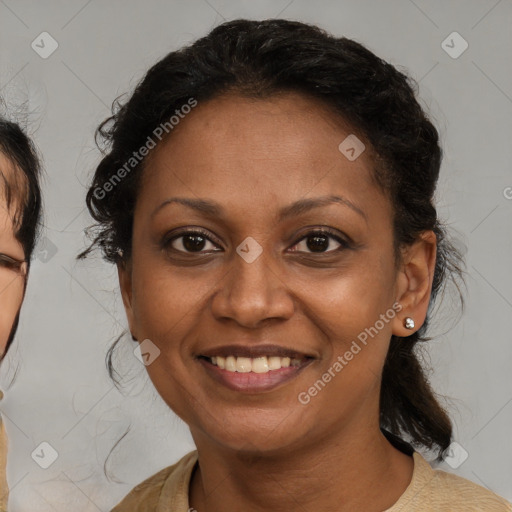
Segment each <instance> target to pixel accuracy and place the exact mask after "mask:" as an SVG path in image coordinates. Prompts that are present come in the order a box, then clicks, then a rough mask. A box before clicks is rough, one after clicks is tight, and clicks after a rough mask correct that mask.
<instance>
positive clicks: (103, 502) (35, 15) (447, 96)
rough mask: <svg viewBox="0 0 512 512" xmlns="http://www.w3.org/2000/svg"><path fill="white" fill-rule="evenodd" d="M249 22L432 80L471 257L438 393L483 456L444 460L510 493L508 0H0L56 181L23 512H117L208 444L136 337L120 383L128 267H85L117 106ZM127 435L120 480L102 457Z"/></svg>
mask: <svg viewBox="0 0 512 512" xmlns="http://www.w3.org/2000/svg"><path fill="white" fill-rule="evenodd" d="M237 17H246V18H253V19H263V18H272V17H285V18H288V19H298V20H302V21H307V22H312V23H316V24H319V25H320V26H322V27H324V28H326V29H328V30H329V31H331V32H333V33H334V34H337V35H345V36H348V37H351V38H354V39H356V40H358V41H360V42H362V43H363V44H365V45H367V46H368V47H369V48H370V49H371V50H373V51H375V52H376V53H378V55H380V56H381V57H383V58H385V59H387V60H389V61H390V62H391V63H393V64H395V65H398V66H404V67H405V68H407V69H408V71H409V73H410V74H411V75H412V76H413V77H414V78H416V79H417V80H419V83H420V95H421V98H422V102H423V105H424V106H425V108H427V109H428V111H429V112H430V113H431V115H432V117H433V119H434V122H435V123H436V125H437V126H438V128H439V130H440V133H441V137H442V143H443V146H444V150H445V157H444V161H443V167H442V178H441V180H440V185H439V193H438V201H439V211H440V214H441V216H442V218H444V219H445V220H446V221H447V222H448V224H449V225H450V226H451V227H452V228H453V229H454V230H456V231H457V232H458V233H459V235H458V236H459V239H460V242H459V243H460V244H465V245H467V248H468V251H467V263H468V278H467V281H468V302H467V310H466V312H465V313H464V315H463V317H462V319H461V320H460V322H459V323H457V324H456V325H455V326H453V323H454V322H453V321H452V320H451V316H453V312H452V311H451V309H450V305H449V303H447V305H446V307H445V312H444V314H443V315H442V318H441V321H440V323H439V324H438V327H437V328H436V334H437V335H438V336H437V338H436V340H435V341H433V342H431V343H430V347H429V352H430V360H431V363H432V366H433V368H434V369H435V372H434V373H433V376H432V379H433V383H434V386H435V388H436V389H437V390H438V391H439V392H440V393H441V394H443V395H446V396H447V397H448V399H449V401H448V405H449V407H450V411H451V412H452V417H453V419H454V421H455V423H456V439H457V442H458V443H460V445H461V446H462V447H463V448H464V449H465V450H466V451H467V452H468V454H469V457H468V458H467V460H466V461H465V462H464V463H463V464H462V465H460V466H459V467H458V468H457V469H456V470H454V469H452V468H451V467H449V465H448V464H446V462H443V463H442V464H441V467H442V469H444V470H447V471H454V472H455V473H457V474H459V475H461V476H464V477H466V478H469V479H470V480H473V481H475V482H477V483H479V484H480V485H484V486H486V487H488V488H490V489H492V490H494V491H495V492H497V493H499V494H501V495H503V496H505V497H507V498H508V499H512V483H511V475H512V443H510V427H511V424H512V403H511V402H512V386H511V379H510V363H511V355H512V343H511V334H510V332H511V331H510V318H511V316H512V315H511V313H512V273H511V272H510V262H511V256H512V236H511V235H512V199H510V198H511V197H512V189H510V188H509V187H512V173H511V162H512V154H511V153H512V149H511V148H512V145H511V144H510V135H511V125H512V72H511V69H510V55H511V46H512V45H511V42H512V31H511V30H510V27H511V26H512V2H511V1H510V0H501V1H496V0H485V1H484V0H478V1H477V0H473V1H456V0H450V1H446V0H445V1H441V0H438V1H421V0H415V1H414V2H413V1H412V0H393V1H386V2H383V1H376V0H375V1H356V0H343V1H328V0H322V1H314V2H311V1H306V0H291V1H290V0H282V1H281V0H279V1H247V0H246V1H236V2H235V1H227V0H225V1H221V0H208V1H206V0H188V1H186V2H185V1H157V0H151V1H145V2H135V1H120V0H118V1H108V2H106V1H103V2H102V1H99V0H90V1H87V0H74V1H66V2H64V1H60V2H59V1H42V2H35V1H31V2H29V1H23V0H17V1H16V0H5V1H3V0H0V90H1V93H0V94H2V95H3V96H5V97H6V99H7V100H8V101H9V102H10V103H11V104H15V103H19V102H20V101H23V100H24V99H27V98H28V112H29V115H28V118H27V119H26V120H27V122H28V130H29V131H30V133H31V134H32V135H33V137H34V138H35V140H36V142H37V144H38V146H39V147H40V149H41V152H42V154H43V155H44V165H45V168H46V173H47V176H46V179H45V184H44V194H45V207H46V212H45V213H46V219H45V231H44V233H43V234H44V237H45V238H44V239H43V241H42V245H40V247H39V248H38V252H37V255H36V260H35V262H34V265H33V270H32V275H31V279H30V284H29V288H28V295H27V299H26V303H25V304H24V306H23V314H22V321H21V326H20V329H19V334H18V337H17V340H16V344H15V345H14V346H13V350H12V351H11V353H10V355H9V357H8V359H7V360H6V364H3V365H2V369H1V387H2V389H3V390H4V392H5V398H4V400H3V401H2V402H1V403H0V406H1V411H2V415H3V417H4V419H5V422H6V426H7V431H8V435H9V439H10V446H9V451H10V457H9V464H8V480H9V484H10V486H11V487H12V491H11V501H10V505H11V510H13V511H27V510H30V511H31V512H37V511H42V512H43V511H45V512H46V511H68V510H81V511H97V510H108V509H109V507H111V506H113V505H114V504H115V503H117V502H118V501H119V499H120V498H121V497H122V496H124V495H125V494H126V493H127V492H128V491H129V490H130V489H131V487H132V486H133V485H134V484H136V483H138V482H139V481H141V480H142V479H143V478H145V477H147V476H149V475H150V474H152V473H154V472H155V471H157V470H159V469H161V468H163V467H165V466H167V465H169V464H171V463H173V462H174V461H176V460H177V459H178V458H179V457H180V456H181V455H183V454H184V453H186V452H187V451H189V450H190V449H191V448H192V447H193V443H192V441H191V438H190V436H189V433H188V431H187V429H186V427H184V426H183V424H182V423H181V421H180V420H178V419H177V418H176V417H175V416H174V415H173V414H172V413H171V412H170V411H168V409H167V407H166V406H165V405H164V404H163V403H162V401H161V400H160V398H159V397H158V395H157V394H156V393H155V391H154V389H153V387H152V385H151V384H150V383H149V381H148V378H147V377H146V373H145V369H144V367H143V366H142V365H141V364H140V363H139V362H138V360H137V359H136V358H135V357H134V356H133V353H132V351H133V348H134V345H133V342H132V341H131V340H130V339H128V338H125V339H124V340H123V349H122V350H121V351H120V352H119V355H120V360H119V361H118V368H119V370H120V372H121V373H123V374H124V388H123V392H122V393H121V392H119V391H118V390H117V389H116V388H115V387H114V386H113V384H112V382H111V381H110V380H109V378H108V376H107V374H106V371H105V366H104V362H103V359H104V355H105V352H106V350H107V347H108V345H109V344H110V343H111V342H112V340H113V339H114V337H115V336H116V335H117V334H118V333H120V332H121V331H122V329H123V327H124V326H125V325H126V321H125V316H124V311H123V308H122V303H121V301H120V299H119V296H118V294H117V293H116V288H117V283H116V273H115V269H114V268H113V267H112V266H110V265H108V264H106V263H103V262H102V261H101V259H100V258H99V257H93V258H91V259H90V260H89V261H87V262H86V263H76V262H75V260H74V257H75V255H76V253H77V252H78V251H79V250H80V249H82V248H83V247H84V243H85V242H84V237H83V229H84V228H85V227H86V226H87V225H89V224H90V223H91V221H90V218H89V217H88V215H87V213H86V211H85V209H84V204H85V203H84V197H85V190H86V185H87V183H88V181H89V178H90V176H91V173H92V171H93V169H94V166H95V164H96V163H97V162H98V159H99V158H98V152H97V150H96V149H95V146H94V142H93V131H94V129H95V127H96V126H97V124H98V123H99V122H100V121H101V120H103V119H104V118H105V117H106V116H107V115H108V113H109V105H110V104H111V102H112V100H113V99H114V98H115V97H116V96H118V95H119V94H121V93H123V92H126V91H131V90H132V88H133V86H134V85H135V83H136V82H137V81H138V80H139V79H140V78H141V76H142V74H143V73H144V72H145V71H146V70H147V68H148V67H149V66H150V65H152V64H153V63H154V62H155V61H156V60H158V59H159V58H161V57H163V56H164V55H165V54H166V53H167V52H169V51H171V50H174V49H177V48H178V47H180V46H181V45H183V44H185V43H188V42H191V41H193V40H194V39H196V38H197V37H199V36H201V35H204V34H206V33H207V32H208V31H209V30H210V29H211V28H212V27H213V26H215V25H217V24H218V23H220V22H222V21H224V20H228V19H233V18H237ZM43 31H47V32H49V33H50V34H51V36H52V37H53V38H54V39H55V40H56V41H57V42H58V45H59V46H58V49H57V50H56V51H55V52H54V53H53V54H52V55H51V56H50V57H48V58H47V59H43V58H41V57H40V56H39V55H38V54H37V53H36V52H35V51H34V50H33V49H32V48H31V42H32V41H33V40H34V39H36V38H37V36H38V35H39V34H40V33H41V32H43ZM453 31H457V32H458V33H460V34H461V35H462V37H463V38H464V39H465V40H466V41H467V42H468V44H469V47H468V49H467V50H466V51H465V52H464V53H463V54H462V55H460V56H459V57H458V58H456V59H454V58H452V57H450V56H449V55H448V54H447V53H446V52H445V51H444V50H443V48H442V47H441V43H442V41H443V40H444V39H445V38H446V37H447V36H448V35H449V34H450V33H452V32H453ZM19 114H20V115H22V117H23V110H21V112H19ZM16 373H17V375H16V377H15V374H16ZM14 377H15V379H14V381H13V378H14ZM128 427H130V430H129V432H128V434H127V435H126V437H125V438H124V439H123V441H122V442H121V443H120V444H119V445H118V447H117V448H116V450H114V452H113V454H112V456H111V457H110V459H109V462H108V464H107V468H108V471H109V475H110V479H107V478H106V477H105V476H104V475H103V463H104V461H105V458H106V456H107V454H108V452H109V451H110V449H111V448H112V446H113V445H114V443H115V442H116V441H117V440H118V439H119V437H120V436H121V435H123V433H125V431H126V429H127V428H128ZM41 442H48V443H49V444H50V445H51V446H52V447H53V448H54V449H55V450H56V451H57V452H58V458H57V459H56V460H55V462H54V463H53V464H52V465H51V466H50V467H49V468H48V469H46V470H45V469H42V468H41V467H39V465H37V464H36V462H35V461H34V460H33V458H32V457H31V453H32V452H33V451H34V450H35V449H36V448H38V447H39V445H40V443H41ZM43 452H44V449H43ZM36 453H39V454H41V452H40V448H39V452H37V451H36ZM48 453H49V451H48V449H46V451H45V455H44V457H48V456H49V455H48Z"/></svg>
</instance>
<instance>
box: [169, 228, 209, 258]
mask: <svg viewBox="0 0 512 512" xmlns="http://www.w3.org/2000/svg"><path fill="white" fill-rule="evenodd" d="M208 244H210V246H208ZM165 247H166V249H172V250H174V251H177V252H181V253H189V254H191V253H198V254H199V253H201V252H203V251H206V252H214V251H215V250H216V247H217V246H216V245H215V244H214V243H213V242H212V241H211V240H210V238H209V237H208V236H206V234H205V232H203V231H185V232H182V233H180V234H179V235H176V236H173V237H172V238H169V239H168V240H167V241H166V242H165Z"/></svg>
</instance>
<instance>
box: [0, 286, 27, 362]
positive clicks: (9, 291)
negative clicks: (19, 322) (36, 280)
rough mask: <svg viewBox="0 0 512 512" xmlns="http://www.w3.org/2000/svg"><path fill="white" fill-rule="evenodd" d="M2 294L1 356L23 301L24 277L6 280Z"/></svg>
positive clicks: (0, 321)
mask: <svg viewBox="0 0 512 512" xmlns="http://www.w3.org/2000/svg"><path fill="white" fill-rule="evenodd" d="M0 281H2V280H0ZM5 281H6V284H3V285H2V291H1V293H0V354H3V352H4V350H5V346H6V345H7V341H8V339H9V334H10V333H11V329H12V325H13V323H14V319H15V318H16V314H17V313H18V311H19V309H20V307H21V302H22V300H23V285H24V281H23V278H22V277H16V278H14V279H13V278H12V277H11V276H9V279H7V280H5Z"/></svg>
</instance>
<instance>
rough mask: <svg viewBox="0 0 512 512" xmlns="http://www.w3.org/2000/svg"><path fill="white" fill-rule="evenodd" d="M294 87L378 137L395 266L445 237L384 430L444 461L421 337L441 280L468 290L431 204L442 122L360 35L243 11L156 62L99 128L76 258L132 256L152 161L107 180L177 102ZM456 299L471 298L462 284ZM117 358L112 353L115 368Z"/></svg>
mask: <svg viewBox="0 0 512 512" xmlns="http://www.w3.org/2000/svg"><path fill="white" fill-rule="evenodd" d="M288 91H290V92H291V91H293V92H299V93H301V94H303V95H307V96H309V97H312V98H316V99H318V100H321V101H322V102H323V103H324V104H325V105H327V106H328V107H329V108H330V110H331V111H333V112H335V113H337V114H339V116H340V118H341V119H343V120H345V121H347V122H348V123H349V124H350V125H351V127H352V128H353V129H354V131H356V132H357V133H358V134H359V133H360V134H361V136H362V137H363V138H364V139H365V140H366V141H368V143H369V144H370V146H371V149H372V150H373V154H374V155H375V158H374V176H373V177H374V179H375V181H376V183H377V184H378V186H379V187H380V188H381V189H382V191H383V192H384V193H385V194H387V196H388V197H389V199H390V201H391V203H392V205H393V207H394V241H395V252H396V261H397V265H398V264H399V262H400V248H401V247H404V246H407V245H409V244H412V243H413V242H414V241H416V240H418V238H419V236H420V234H421V233H422V232H424V231H426V230H432V231H433V232H434V233H435V234H436V236H437V242H438V245H437V260H436V267H435V274H434V278H433V286H432V293H431V301H430V307H429V315H428V316H427V321H425V323H424V325H423V326H422V327H421V329H419V330H418V331H417V332H415V333H414V334H412V335H411V336H408V337H407V338H400V337H397V336H393V337H392V339H391V345H390V348H389V352H388V355H387V358H386V361H385V365H384V369H383V376H382V387H381V397H380V418H381V427H382V428H383V429H387V430H389V431H390V432H392V433H393V434H395V435H401V436H406V437H408V438H409V440H410V442H411V443H412V444H413V445H416V446H424V447H427V448H429V449H434V450H437V451H438V458H441V454H442V451H444V450H445V449H446V448H447V447H448V446H449V444H450V442H451V438H452V425H451V422H450V419H449V417H448V415H447V414H446V412H445V411H444V409H443V408H442V407H441V405H440V404H439V403H438V401H437V399H436V397H435V394H434V393H433V391H432V390H431V387H430V385H429V382H428V378H427V376H426V374H425V371H424V369H423V367H422V365H421V364H420V362H419V358H418V354H417V353H416V351H415V346H416V344H417V342H419V341H424V340H425V339H428V338H426V337H425V333H426V328H427V324H428V323H429V317H430V316H431V312H432V311H431V310H432V305H433V303H434V300H435V298H436V296H437V295H438V292H439V291H440V290H441V288H442V286H443V285H445V284H446V282H447V280H448V279H451V280H452V281H453V282H454V283H455V284H456V285H457V289H459V286H458V284H457V283H458V282H459V281H460V280H461V279H462V277H463V270H462V267H463V261H462V256H461V255H460V253H459V252H458V251H457V249H456V248H455V247H454V246H453V245H452V244H451V243H450V242H449V240H448V239H447V237H446V228H445V227H443V226H442V224H441V222H440V221H439V219H438V217H437V213H436V209H435V207H434V204H433V195H434V191H435V187H436V183H437V179H438V175H439V169H440V164H441V158H442V150H441V148H440V145H439V137H438V133H437V130H436V128H435V127H434V126H433V125H432V123H431V122H430V120H429V119H428V117H427V115H426V114H425V112H424V111H423V109H422V108H421V106H420V105H419V103H418V101H417V99H416V93H417V85H416V84H415V82H413V80H412V79H410V78H409V77H408V76H406V75H405V74H404V73H402V72H400V71H398V70H397V69H396V68H395V67H394V66H392V65H390V64H388V63H387V62H385V61H384V60H382V59H380V58H379V57H377V56H376V55H375V54H373V53H372V52H371V51H369V50H368V49H366V48H365V47H364V46H363V45H361V44H359V43H358V42H356V41H353V40H351V39H347V38H345V37H340V38H337V37H333V36H332V35H330V34H328V33H327V32H325V31H324V30H322V29H320V28H318V27H316V26H314V25H309V24H305V23H301V22H295V21H287V20H282V19H271V20H264V21H249V20H244V19H239V20H234V21H230V22H227V23H223V24H222V25H219V26H217V27H216V28H214V29H213V30H212V31H211V32H210V33H209V34H208V35H207V36H205V37H202V38H200V39H198V40H197V41H196V42H194V43H193V44H192V45H190V46H187V47H184V48H182V49H180V50H178V51H174V52H171V53H169V54H168V55H167V56H165V57H164V58H163V59H162V60H160V61H159V62H157V63H156V64H155V65H154V66H153V67H152V68H151V69H150V70H149V71H148V72H147V73H146V75H145V76H144V78H143V79H142V80H141V81H140V82H139V84H138V85H137V87H136V89H135V91H134V92H133V94H132V95H131V97H130V98H129V99H128V100H127V101H126V102H125V103H122V101H120V99H119V98H118V99H117V100H116V101H114V103H113V106H112V116H111V117H109V118H108V119H106V120H105V121H104V122H103V123H102V124H101V125H100V126H99V127H98V129H97V132H96V142H97V144H98V146H99V147H100V148H101V150H102V153H103V159H102V160H101V162H100V164H99V165H98V167H97V169H96V172H95V175H94V178H93V181H92V185H91V186H90V188H89V190H88V193H87V199H86V201H87V206H88V208H89V211H90V213H91V215H92V217H93V218H94V219H95V221H97V224H96V225H94V226H92V227H91V228H90V229H89V230H88V235H89V236H90V237H91V239H92V243H91V245H89V247H88V248H87V249H86V250H85V251H84V252H82V253H81V254H80V255H79V256H78V257H79V258H83V257H85V256H86V255H87V254H88V253H89V252H90V251H91V250H92V249H93V248H94V247H99V248H100V249H101V250H102V252H103V255H104V257H105V259H106V260H108V261H110V262H113V263H117V262H119V261H121V260H123V259H129V258H130V252H131V243H132V226H133V212H134V207H135V202H136V200H137V194H138V191H139V183H140V179H141V175H142V172H143V169H144V163H145V160H142V161H141V162H140V163H138V164H137V165H135V166H134V167H133V169H132V170H130V172H128V173H127V172H125V173H124V174H123V179H122V180H118V181H119V182H118V183H116V185H115V186H109V184H112V179H113V177H115V176H114V175H115V174H116V172H118V171H119V170H120V169H121V168H123V165H125V164H126V162H127V161H129V159H130V158H131V157H132V155H133V152H134V151H136V150H137V149H138V148H140V147H142V146H143V145H144V143H145V142H146V141H147V139H148V136H149V135H150V134H151V133H152V132H153V130H155V127H157V126H158V125H160V124H161V123H163V122H165V121H166V120H168V119H169V117H170V116H171V115H172V114H173V113H174V112H175V111H176V109H178V108H180V106H182V105H184V104H186V103H187V102H188V101H189V99H190V98H194V99H195V100H196V101H198V102H201V101H206V100H209V99H212V98H214V97H216V96H218V95H220V94H224V93H233V94H239V95H244V96H245V97H250V98H268V97H270V96H272V95H275V94H279V93H284V92H288ZM170 136H172V134H171V135H170ZM105 190H108V193H105ZM99 192H101V193H99ZM459 278H460V279H459ZM459 297H460V299H461V302H462V305H463V297H462V295H461V294H460V293H459ZM119 339H120V338H118V339H117V341H116V343H117V342H118V341H119ZM114 346H115V344H114ZM111 350H112V349H111ZM111 356H112V352H111V351H109V354H108V365H109V369H110V371H111V370H112V365H111V363H112V361H111ZM111 375H112V371H111Z"/></svg>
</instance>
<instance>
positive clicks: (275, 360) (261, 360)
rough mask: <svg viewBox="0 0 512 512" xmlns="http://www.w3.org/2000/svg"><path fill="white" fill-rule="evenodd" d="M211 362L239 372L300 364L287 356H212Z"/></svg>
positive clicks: (262, 370) (277, 368) (264, 370)
mask: <svg viewBox="0 0 512 512" xmlns="http://www.w3.org/2000/svg"><path fill="white" fill-rule="evenodd" d="M210 360H211V362H212V363H213V364H214V365H216V366H218V367H219V368H220V369H222V370H227V371H228V372H240V373H248V372H254V373H267V372H268V371H270V370H279V369H280V368H288V367H289V366H300V363H301V361H300V359H290V358H289V357H278V356H277V357H266V356H264V357H255V358H251V357H235V356H228V357H221V356H217V357H212V358H210Z"/></svg>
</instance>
